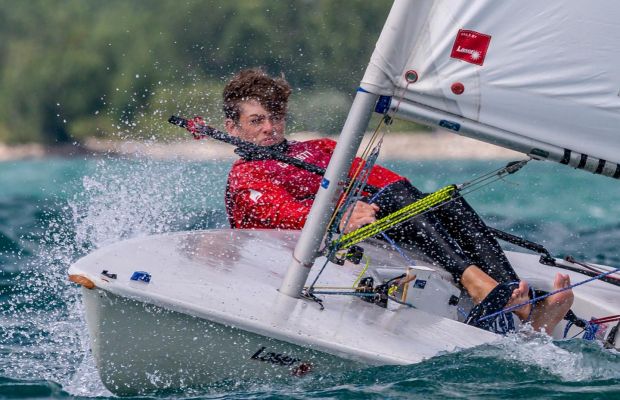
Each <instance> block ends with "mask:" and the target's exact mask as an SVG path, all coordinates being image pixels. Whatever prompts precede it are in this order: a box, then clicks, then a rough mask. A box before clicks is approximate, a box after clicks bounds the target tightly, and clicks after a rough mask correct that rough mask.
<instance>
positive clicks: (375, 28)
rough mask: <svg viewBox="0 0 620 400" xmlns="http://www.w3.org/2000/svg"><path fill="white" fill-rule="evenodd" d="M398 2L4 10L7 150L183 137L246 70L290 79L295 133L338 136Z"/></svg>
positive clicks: (1, 112)
mask: <svg viewBox="0 0 620 400" xmlns="http://www.w3.org/2000/svg"><path fill="white" fill-rule="evenodd" d="M390 6H391V1H390V0H375V1H366V0H345V1H331V0H293V1H282V0H252V1H224V0H222V1H215V0H210V1H204V0H203V1H194V0H185V1H173V0H134V1H129V0H106V1H95V0H62V1H61V0H57V1H52V0H24V1H15V0H0V38H1V40H0V141H3V142H9V143H19V142H42V143H47V144H54V143H63V142H73V141H79V140H82V139H84V138H86V137H90V136H95V135H98V136H108V137H115V136H118V137H127V136H130V137H131V138H134V139H136V138H137V139H144V138H157V139H165V138H167V137H176V136H178V134H179V133H178V131H176V130H174V128H171V127H170V126H167V124H166V122H165V120H166V118H167V116H168V115H170V114H171V113H178V114H181V115H188V116H191V115H204V116H205V117H206V118H207V119H208V120H209V121H210V122H211V123H213V124H215V125H218V124H219V123H220V122H221V112H220V106H219V101H220V99H219V98H220V93H221V89H222V86H223V83H224V82H225V81H226V80H227V79H228V78H229V77H230V76H231V75H232V74H233V73H234V72H236V71H238V70H239V69H241V68H243V67H249V66H262V67H264V68H266V69H267V70H268V71H269V72H271V73H274V74H279V73H285V75H286V77H287V79H288V80H289V81H290V82H291V84H292V85H293V86H294V88H295V89H296V91H295V93H294V96H293V98H292V104H291V121H290V125H292V126H291V129H293V130H317V131H322V132H325V133H334V132H337V130H338V129H339V127H340V126H341V124H342V121H343V118H344V116H345V115H346V111H347V109H348V107H349V105H350V101H351V95H352V93H353V92H354V90H355V87H356V86H357V84H358V83H359V80H360V79H361V76H362V73H363V71H364V68H365V65H366V63H367V61H368V59H369V57H370V54H371V52H372V49H373V48H374V44H375V42H376V40H377V37H378V35H379V32H380V30H381V27H382V25H383V22H384V20H385V17H386V16H387V13H388V12H389V8H390Z"/></svg>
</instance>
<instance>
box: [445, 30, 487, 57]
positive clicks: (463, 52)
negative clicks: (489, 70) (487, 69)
mask: <svg viewBox="0 0 620 400" xmlns="http://www.w3.org/2000/svg"><path fill="white" fill-rule="evenodd" d="M490 43H491V36H489V35H485V34H483V33H479V32H474V31H468V30H466V29H460V30H459V32H458V33H457V34H456V39H455V40H454V46H452V53H450V57H452V58H457V59H459V60H463V61H467V62H468V63H472V64H477V65H482V64H483V63H484V58H485V57H486V55H487V49H488V48H489V44H490Z"/></svg>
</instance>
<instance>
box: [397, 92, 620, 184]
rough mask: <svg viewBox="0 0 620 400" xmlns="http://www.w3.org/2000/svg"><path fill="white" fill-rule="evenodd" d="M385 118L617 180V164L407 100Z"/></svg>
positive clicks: (398, 104) (400, 102)
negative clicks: (428, 127)
mask: <svg viewBox="0 0 620 400" xmlns="http://www.w3.org/2000/svg"><path fill="white" fill-rule="evenodd" d="M395 103H396V104H395ZM388 115H390V116H391V117H395V118H399V119H404V120H408V121H413V122H417V123H421V124H424V125H427V126H430V127H434V128H440V129H445V130H448V131H451V132H454V133H457V134H459V135H461V136H467V137H470V138H472V139H476V140H480V141H483V142H487V143H490V144H494V145H497V146H501V147H504V148H507V149H510V150H514V151H518V152H520V153H523V154H526V155H528V156H530V157H532V158H533V159H536V160H549V161H555V162H557V163H560V164H564V165H568V166H571V167H573V168H577V169H582V170H584V171H589V172H592V173H594V174H598V175H604V176H608V177H610V178H614V179H620V165H619V164H617V163H614V162H611V161H607V160H603V159H601V158H597V157H594V156H591V155H587V154H582V153H578V152H575V151H572V150H570V149H566V148H563V147H560V146H556V145H553V144H550V143H545V142H543V141H540V140H536V139H532V138H529V137H525V136H523V135H519V134H517V133H514V132H510V131H507V130H503V129H500V128H496V127H494V126H490V125H486V124H483V123H480V122H478V121H474V120H470V119H467V118H463V117H462V116H459V115H455V114H450V113H448V112H445V111H441V110H437V109H434V108H431V107H428V106H425V105H422V104H419V103H415V102H412V101H409V100H401V101H399V102H392V104H390V106H389V112H388Z"/></svg>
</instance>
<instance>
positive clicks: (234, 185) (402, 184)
mask: <svg viewBox="0 0 620 400" xmlns="http://www.w3.org/2000/svg"><path fill="white" fill-rule="evenodd" d="M290 93H291V88H290V86H289V84H288V83H287V82H286V80H284V78H273V77H270V76H269V75H267V74H266V73H265V72H263V71H262V70H260V69H249V70H244V71H241V72H239V73H238V74H237V75H236V76H235V77H233V79H232V80H231V81H230V82H229V83H228V84H227V85H226V87H225V89H224V93H223V97H224V114H225V117H226V121H225V126H226V130H227V131H228V133H229V134H231V135H233V136H237V137H239V138H241V139H243V140H246V141H249V142H252V143H254V144H257V145H260V146H270V147H273V148H274V149H276V150H278V151H280V152H282V153H285V154H287V155H289V156H291V157H295V158H298V159H301V160H303V161H306V162H308V163H310V164H314V165H317V166H319V167H323V168H325V167H327V164H328V163H329V159H330V158H331V155H332V153H333V150H334V147H335V145H336V142H334V141H333V140H331V139H318V140H309V141H305V142H294V141H287V140H286V138H285V135H284V131H285V127H286V113H287V104H288V97H289V95H290ZM359 162H360V160H355V162H354V165H353V167H352V168H351V170H352V171H353V170H355V169H356V166H357V165H356V164H357V163H359ZM320 182H321V177H320V176H318V175H316V174H313V173H311V172H308V171H305V170H302V169H299V168H296V167H294V166H291V165H288V164H284V163H281V162H278V161H275V160H246V159H240V160H238V161H236V162H235V163H234V165H233V167H232V169H231V171H230V174H229V176H228V184H227V188H226V211H227V214H228V218H229V221H230V224H231V227H232V228H245V229H247V228H263V229H278V228H279V229H301V228H302V227H303V226H304V223H305V222H306V217H307V215H308V213H309V211H310V207H311V206H312V202H313V200H314V195H315V193H316V192H317V191H318V189H319V185H320ZM368 183H369V184H370V185H372V186H375V187H379V188H383V190H382V191H381V195H380V196H379V197H377V199H375V200H373V202H372V203H371V204H368V203H365V202H362V201H358V202H356V203H355V204H353V205H352V206H351V207H350V208H352V210H349V211H351V217H350V218H349V219H348V224H347V225H346V226H345V223H344V221H343V222H341V223H340V230H341V231H342V232H344V233H348V232H350V231H352V230H355V229H357V228H359V227H361V226H363V225H366V224H369V223H372V222H374V221H375V220H376V219H377V218H381V217H383V216H385V215H387V214H389V213H391V212H394V211H396V210H397V209H399V208H402V207H404V206H405V205H407V204H410V203H412V202H413V201H415V200H417V199H419V198H420V197H422V196H423V195H424V194H423V193H421V192H419V191H418V190H417V189H416V188H415V187H413V186H412V185H411V184H410V183H409V181H408V180H407V179H406V178H404V177H402V176H400V175H398V174H396V173H394V172H392V171H390V170H388V169H386V168H383V167H381V166H378V165H375V166H374V167H373V168H372V170H371V173H370V177H369V180H368ZM386 234H387V235H388V236H389V237H390V238H392V239H393V240H395V241H397V242H398V243H400V244H402V245H405V246H409V247H411V246H413V247H415V248H417V249H418V250H420V251H421V252H423V253H424V254H425V255H426V256H428V257H429V258H430V259H432V260H433V261H434V262H436V263H437V264H439V265H442V266H443V267H445V268H446V269H447V270H448V271H450V272H451V273H452V274H453V276H454V278H455V281H456V282H460V284H462V285H463V287H464V288H465V289H466V290H467V292H468V293H469V295H470V296H471V297H472V299H473V300H474V302H475V303H476V304H478V303H480V302H481V301H483V300H484V299H485V298H486V296H487V295H488V294H489V293H490V292H491V291H492V290H493V289H494V288H495V287H496V286H498V282H499V283H503V284H508V283H509V282H517V283H516V284H514V290H513V292H512V294H511V298H510V300H509V302H508V304H507V306H510V305H516V304H520V303H523V302H525V301H527V300H528V299H529V297H528V286H527V284H526V283H525V282H524V281H521V282H518V281H519V279H518V277H517V275H516V273H515V272H514V270H513V269H512V266H511V265H510V263H509V262H508V259H507V258H506V256H505V255H504V253H503V251H502V250H501V248H500V246H499V244H498V243H497V241H496V240H495V238H494V237H493V236H492V234H491V233H490V232H489V231H488V230H487V228H486V226H485V225H484V222H482V220H481V219H480V218H479V217H478V216H477V214H476V213H475V211H474V210H473V209H472V208H471V207H470V206H469V205H468V204H467V203H466V202H465V200H463V199H459V200H457V201H454V202H451V203H449V204H448V205H444V206H442V207H440V208H439V209H437V210H435V211H433V212H432V213H427V214H424V215H422V216H418V217H415V218H413V219H411V220H410V221H408V222H407V223H405V224H403V225H401V226H399V227H397V228H394V229H391V230H388V231H387V232H386ZM568 285H570V280H569V277H568V275H562V274H558V275H557V276H556V278H555V281H554V283H553V287H554V288H555V289H560V288H564V287H567V286H568ZM509 294H510V293H509ZM572 301H573V293H572V291H570V290H567V291H563V292H560V293H558V294H556V295H553V296H550V297H548V298H547V299H545V300H544V301H542V302H540V303H538V304H537V305H536V306H535V307H531V306H529V305H528V306H525V307H522V308H520V309H518V310H516V311H515V314H517V316H518V317H519V318H520V319H521V320H522V321H531V323H532V326H533V328H534V329H536V330H542V329H545V330H546V331H548V332H551V330H553V328H554V327H555V326H556V325H557V324H558V323H559V322H560V321H561V320H562V318H563V317H564V316H565V315H566V313H567V312H568V310H569V308H570V306H571V304H572Z"/></svg>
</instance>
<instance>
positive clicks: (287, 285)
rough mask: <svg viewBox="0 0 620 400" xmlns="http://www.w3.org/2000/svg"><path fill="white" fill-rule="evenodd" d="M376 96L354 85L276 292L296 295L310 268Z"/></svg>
mask: <svg viewBox="0 0 620 400" xmlns="http://www.w3.org/2000/svg"><path fill="white" fill-rule="evenodd" d="M378 97H379V96H378V95H376V94H373V93H369V92H367V91H365V90H363V89H358V91H357V94H356V95H355V99H354V100H353V104H352V105H351V110H350V111H349V115H348V116H347V120H346V121H345V123H344V127H343V128H342V132H341V134H340V138H339V139H338V144H337V145H336V148H335V149H334V155H333V156H332V158H331V160H330V163H329V165H328V167H327V170H326V171H325V175H324V177H323V181H322V182H321V187H320V188H319V191H318V193H317V195H316V197H315V200H314V203H313V204H312V209H311V210H310V213H309V214H308V219H307V220H306V224H305V226H304V229H303V230H302V232H301V236H300V237H299V241H298V242H297V246H296V247H295V250H294V251H293V260H292V262H291V264H290V266H289V268H288V270H287V272H286V275H285V277H284V280H283V281H282V285H281V286H280V292H281V293H283V294H285V295H287V296H291V297H299V295H300V294H301V291H302V289H303V287H304V284H305V283H306V279H307V278H308V273H309V272H310V268H311V267H312V265H313V264H314V260H315V259H316V258H317V257H318V255H319V249H320V247H321V243H322V242H323V238H324V236H325V232H326V231H327V227H328V226H327V225H328V224H329V220H330V218H331V215H332V213H333V212H334V209H335V206H336V201H337V200H338V198H339V197H340V194H341V193H342V190H343V185H342V182H344V181H345V179H346V178H347V175H348V172H349V169H350V166H351V163H352V162H353V158H354V157H355V154H356V153H357V150H358V148H359V146H360V143H361V142H362V138H363V137H364V133H365V132H366V127H367V126H368V121H369V120H370V116H371V114H372V112H373V110H374V107H375V103H376V102H377V99H378Z"/></svg>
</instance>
